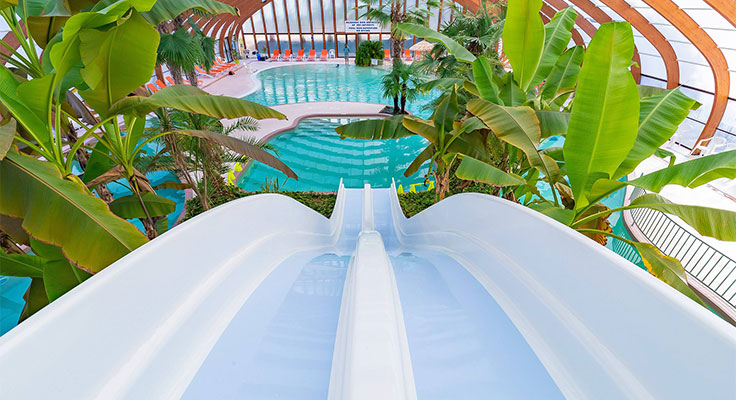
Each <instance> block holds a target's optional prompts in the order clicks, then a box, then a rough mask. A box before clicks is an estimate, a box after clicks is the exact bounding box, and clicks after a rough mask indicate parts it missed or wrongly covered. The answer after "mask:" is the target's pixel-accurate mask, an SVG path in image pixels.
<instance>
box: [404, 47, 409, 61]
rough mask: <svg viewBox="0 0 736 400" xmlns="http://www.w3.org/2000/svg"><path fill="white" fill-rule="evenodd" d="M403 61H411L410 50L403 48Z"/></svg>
mask: <svg viewBox="0 0 736 400" xmlns="http://www.w3.org/2000/svg"><path fill="white" fill-rule="evenodd" d="M404 61H411V50H409V49H404Z"/></svg>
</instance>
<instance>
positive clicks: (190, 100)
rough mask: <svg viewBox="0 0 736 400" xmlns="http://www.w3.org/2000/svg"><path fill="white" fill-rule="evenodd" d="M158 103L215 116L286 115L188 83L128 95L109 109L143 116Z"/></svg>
mask: <svg viewBox="0 0 736 400" xmlns="http://www.w3.org/2000/svg"><path fill="white" fill-rule="evenodd" d="M161 107H170V108H175V109H177V110H182V111H187V112H192V113H197V114H204V115H209V116H210V117H214V118H240V117H246V116H249V117H252V118H255V119H265V118H276V119H286V116H285V115H284V114H282V113H280V112H278V111H276V110H274V109H272V108H269V107H266V106H264V105H260V104H258V103H254V102H252V101H248V100H243V99H238V98H235V97H227V96H213V95H211V94H209V93H207V92H205V91H204V90H202V89H198V88H196V87H192V86H187V85H176V86H169V87H166V88H164V89H161V90H159V91H158V92H156V93H154V94H152V95H151V96H150V97H143V96H130V97H127V98H125V99H122V100H120V101H118V102H117V103H116V104H115V105H114V106H113V107H112V108H111V109H110V112H111V113H116V114H129V115H136V116H138V117H144V116H146V115H147V114H149V113H151V112H153V111H154V110H156V109H158V108H161Z"/></svg>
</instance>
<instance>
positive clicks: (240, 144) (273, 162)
mask: <svg viewBox="0 0 736 400" xmlns="http://www.w3.org/2000/svg"><path fill="white" fill-rule="evenodd" d="M175 133H179V134H182V135H187V136H193V137H198V138H202V139H207V140H209V141H211V142H214V143H217V144H220V145H223V146H225V147H227V148H228V149H230V150H232V151H234V152H236V153H238V154H242V155H244V156H246V157H248V158H251V159H253V160H256V161H260V162H262V163H264V164H266V165H268V166H269V167H272V168H275V169H277V170H279V171H281V172H283V173H284V174H285V175H286V176H288V177H289V178H292V179H299V177H297V176H296V173H295V172H294V171H292V170H291V168H289V167H288V166H287V165H286V164H284V163H283V162H282V161H281V160H279V159H278V158H276V157H275V156H274V155H273V154H271V153H269V152H267V151H266V150H264V149H263V148H261V147H258V146H256V145H255V144H253V143H248V142H246V141H243V140H240V139H237V138H234V137H231V136H227V135H223V134H219V133H215V132H209V131H200V130H191V129H181V130H177V131H175Z"/></svg>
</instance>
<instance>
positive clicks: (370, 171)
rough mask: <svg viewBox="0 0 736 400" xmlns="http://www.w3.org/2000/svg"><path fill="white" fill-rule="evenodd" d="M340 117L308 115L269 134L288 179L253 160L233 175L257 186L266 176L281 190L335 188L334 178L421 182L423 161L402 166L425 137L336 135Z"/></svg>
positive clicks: (355, 182) (381, 183)
mask: <svg viewBox="0 0 736 400" xmlns="http://www.w3.org/2000/svg"><path fill="white" fill-rule="evenodd" d="M348 121H350V120H348V119H346V118H309V119H304V120H302V121H301V122H299V125H298V126H297V127H296V129H294V130H292V131H289V132H285V133H282V134H281V135H278V136H276V137H275V138H273V139H271V140H269V142H268V143H269V144H271V145H273V146H274V147H275V148H276V150H277V151H278V157H279V158H280V159H281V160H282V161H283V162H285V163H286V165H288V166H289V167H290V168H291V169H293V170H294V172H296V174H297V175H298V176H299V180H298V181H297V180H293V179H289V180H286V176H285V175H284V174H282V173H281V172H279V171H277V170H275V169H273V168H271V167H269V166H266V165H265V164H261V163H258V162H253V163H251V164H250V165H249V167H248V168H247V169H246V171H245V172H244V173H243V175H242V178H241V179H240V180H239V181H238V186H240V187H241V188H243V189H245V190H248V191H257V190H261V188H262V187H263V186H264V185H265V184H266V183H267V182H274V181H275V180H276V179H278V180H279V183H280V189H281V190H297V191H309V190H313V191H317V192H328V191H335V190H337V187H338V185H339V183H340V178H342V179H343V182H344V184H345V186H346V187H352V188H358V187H363V185H364V184H366V183H369V184H371V186H373V187H380V188H387V187H389V186H391V178H394V179H395V180H396V182H397V185H398V184H403V185H404V186H405V187H407V186H408V185H409V184H413V183H418V182H422V181H423V180H424V175H426V173H427V168H428V164H427V163H425V164H424V165H423V166H422V168H420V170H419V171H418V172H417V173H415V174H414V175H412V176H411V177H409V178H407V177H405V176H404V171H405V170H406V168H407V167H408V166H409V164H411V162H412V161H414V158H416V156H417V155H418V154H419V153H420V152H421V151H422V150H423V149H424V148H425V147H426V146H427V144H428V142H427V140H426V139H424V138H422V137H420V136H409V137H405V138H402V139H398V140H357V139H340V137H339V136H338V135H337V133H336V132H335V128H336V127H337V126H339V125H342V124H345V123H347V122H348Z"/></svg>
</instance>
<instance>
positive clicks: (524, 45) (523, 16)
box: [503, 0, 544, 105]
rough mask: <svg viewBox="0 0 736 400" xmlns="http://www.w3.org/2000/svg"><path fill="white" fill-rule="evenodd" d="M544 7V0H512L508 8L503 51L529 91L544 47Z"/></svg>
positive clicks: (522, 85)
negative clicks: (542, 12)
mask: <svg viewBox="0 0 736 400" xmlns="http://www.w3.org/2000/svg"><path fill="white" fill-rule="evenodd" d="M541 9H542V0H512V1H510V2H509V3H508V8H507V10H506V22H505V23H504V27H503V52H504V53H505V54H506V57H507V58H508V59H509V62H510V63H511V67H513V70H514V78H515V79H516V81H517V82H518V83H519V87H520V88H521V90H522V91H524V92H525V93H526V91H528V90H529V88H530V86H531V83H532V80H533V79H534V75H535V74H536V72H537V67H538V66H539V62H540V59H541V58H542V50H543V48H544V23H543V22H542V17H541V16H540V15H539V11H540V10H541ZM506 104H507V105H511V104H508V103H506Z"/></svg>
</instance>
